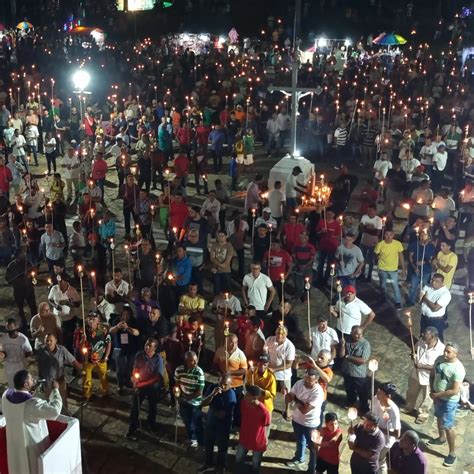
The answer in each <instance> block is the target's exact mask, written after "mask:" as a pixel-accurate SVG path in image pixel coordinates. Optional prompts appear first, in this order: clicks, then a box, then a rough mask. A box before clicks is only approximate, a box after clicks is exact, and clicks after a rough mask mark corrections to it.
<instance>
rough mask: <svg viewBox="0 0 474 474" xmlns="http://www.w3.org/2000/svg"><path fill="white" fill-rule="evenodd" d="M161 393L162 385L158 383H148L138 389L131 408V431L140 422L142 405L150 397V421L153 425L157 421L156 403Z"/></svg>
mask: <svg viewBox="0 0 474 474" xmlns="http://www.w3.org/2000/svg"><path fill="white" fill-rule="evenodd" d="M159 393H160V386H159V385H158V384H154V385H148V386H147V387H143V388H140V389H138V390H137V391H136V392H135V393H134V394H133V400H132V407H131V410H130V431H134V430H136V429H137V428H138V426H139V424H140V406H141V404H142V402H143V400H145V398H148V418H147V420H148V423H149V424H150V425H151V426H153V425H154V424H155V423H156V405H157V404H158V398H159Z"/></svg>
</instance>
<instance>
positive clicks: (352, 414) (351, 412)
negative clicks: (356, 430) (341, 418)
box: [347, 407, 357, 428]
mask: <svg viewBox="0 0 474 474" xmlns="http://www.w3.org/2000/svg"><path fill="white" fill-rule="evenodd" d="M347 418H349V420H350V422H351V428H352V422H353V421H355V420H357V408H355V407H349V408H348V409H347Z"/></svg>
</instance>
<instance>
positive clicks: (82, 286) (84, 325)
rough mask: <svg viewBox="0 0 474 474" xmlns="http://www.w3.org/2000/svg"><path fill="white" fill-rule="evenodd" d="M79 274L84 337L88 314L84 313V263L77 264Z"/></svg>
mask: <svg viewBox="0 0 474 474" xmlns="http://www.w3.org/2000/svg"><path fill="white" fill-rule="evenodd" d="M77 275H78V276H79V284H80V289H81V311H82V330H83V332H84V337H86V316H85V314H84V285H83V282H82V279H83V278H84V268H83V267H82V265H78V266H77Z"/></svg>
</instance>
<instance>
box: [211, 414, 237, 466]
mask: <svg viewBox="0 0 474 474" xmlns="http://www.w3.org/2000/svg"><path fill="white" fill-rule="evenodd" d="M231 421H232V418H228V419H227V418H226V419H225V420H220V419H218V418H217V417H216V416H215V415H213V414H212V412H209V413H208V415H207V423H206V435H205V441H204V446H205V450H206V465H207V466H213V465H214V446H215V445H217V462H216V466H217V467H218V468H220V467H225V464H226V458H227V450H228V448H229V435H230V425H231Z"/></svg>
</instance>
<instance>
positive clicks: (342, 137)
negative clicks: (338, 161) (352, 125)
mask: <svg viewBox="0 0 474 474" xmlns="http://www.w3.org/2000/svg"><path fill="white" fill-rule="evenodd" d="M348 135H349V134H348V132H347V128H345V127H344V128H341V127H338V128H336V131H335V132H334V138H335V139H336V145H337V146H346V143H347V137H348Z"/></svg>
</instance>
